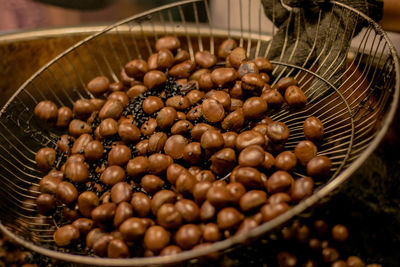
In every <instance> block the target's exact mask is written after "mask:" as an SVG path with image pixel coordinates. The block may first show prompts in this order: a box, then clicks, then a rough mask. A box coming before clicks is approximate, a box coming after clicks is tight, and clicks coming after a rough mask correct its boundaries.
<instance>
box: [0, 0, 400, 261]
mask: <svg viewBox="0 0 400 267" xmlns="http://www.w3.org/2000/svg"><path fill="white" fill-rule="evenodd" d="M224 3H226V6H227V7H228V8H227V10H226V12H228V16H227V18H228V22H227V25H228V26H227V28H226V27H224V28H218V27H216V25H214V24H213V17H210V12H209V10H208V6H207V2H206V1H200V0H191V1H183V2H181V3H176V4H171V5H168V6H164V7H160V8H157V9H154V10H151V11H148V12H145V13H142V14H139V15H135V16H133V17H131V18H128V19H126V20H124V21H121V22H119V23H117V24H115V25H112V26H110V27H108V28H107V29H105V30H104V31H100V32H98V33H96V34H94V35H92V36H90V37H87V38H85V39H84V40H83V41H81V42H78V43H77V44H75V45H73V46H72V47H71V48H70V49H68V50H66V51H65V52H63V53H62V54H60V55H59V56H57V57H55V58H54V59H53V60H52V61H51V62H49V63H48V64H46V65H45V66H44V67H43V68H42V69H40V70H39V71H38V72H37V73H36V74H34V75H33V76H32V77H31V78H30V79H28V80H27V81H26V82H25V83H24V84H23V85H22V86H21V88H20V89H19V90H18V91H17V92H16V93H15V94H14V95H13V97H12V98H11V99H10V100H9V101H8V102H7V104H6V105H5V106H4V108H3V109H2V110H1V114H0V196H1V197H2V198H3V201H2V204H1V205H0V218H2V219H1V224H0V229H1V230H2V231H4V232H5V233H6V234H8V235H9V236H10V237H11V238H12V239H14V240H15V241H17V242H18V243H20V244H22V245H24V246H25V247H27V248H29V249H31V250H33V251H36V252H39V253H42V254H44V255H47V256H50V257H53V258H57V259H61V260H65V261H69V262H74V263H77V264H87V265H103V266H138V265H149V264H167V263H175V262H180V261H185V260H189V259H195V258H198V257H199V256H202V255H206V254H208V253H211V252H215V251H223V250H226V249H229V248H232V247H234V246H235V245H237V244H241V243H243V242H245V241H247V240H249V239H252V238H255V237H259V236H261V235H263V234H265V233H267V232H268V231H270V230H271V229H273V228H275V227H276V226H279V225H281V224H282V223H283V222H285V221H287V220H289V219H290V218H292V217H293V216H295V215H297V214H299V213H301V212H302V211H304V210H305V209H307V208H308V207H310V206H312V205H314V204H315V203H316V202H318V201H319V200H320V199H321V198H324V197H326V196H327V195H328V194H329V193H331V192H332V191H333V190H334V189H336V188H337V187H338V186H339V185H340V184H342V183H343V182H344V181H345V180H347V179H348V178H349V177H350V175H351V174H352V173H353V172H354V171H355V170H356V169H357V168H358V167H359V166H360V165H361V164H362V163H363V162H364V161H365V160H366V158H367V157H368V156H369V155H370V154H371V153H372V151H373V150H374V149H375V148H376V147H377V146H378V144H379V142H380V140H381V139H382V137H383V135H384V134H385V132H386V130H387V128H388V127H389V124H390V122H391V120H392V119H393V116H394V113H395V111H396V108H397V103H398V97H399V87H400V81H399V73H400V69H399V62H398V59H397V57H396V54H395V51H394V49H393V46H392V45H391V43H390V41H389V40H388V38H387V36H386V33H385V32H384V31H383V30H382V29H381V28H380V27H379V26H378V25H377V24H376V23H375V22H373V21H372V20H370V19H369V18H367V17H366V16H364V15H363V14H361V13H359V12H358V11H356V10H353V9H351V8H349V7H345V6H344V5H342V4H339V3H335V2H333V3H332V9H333V10H335V12H352V13H353V14H354V15H355V16H357V19H358V20H360V21H365V22H367V25H368V26H367V29H366V31H364V32H363V33H362V34H363V36H361V40H362V41H361V43H360V44H359V45H358V46H357V47H356V48H355V49H350V50H349V51H347V52H348V57H347V60H346V62H334V64H332V65H331V66H324V67H327V71H326V72H324V73H322V74H317V71H318V69H320V68H321V67H322V65H323V64H324V62H325V61H324V58H321V57H322V55H318V56H317V60H314V61H313V62H308V64H305V63H304V64H302V65H301V66H296V65H293V64H292V63H291V57H290V58H289V59H288V61H287V62H281V61H274V62H273V63H274V64H275V65H276V66H279V67H280V68H279V71H276V73H274V76H273V83H275V82H276V81H277V80H279V78H281V77H282V76H284V75H288V74H292V75H295V77H296V78H297V79H298V80H299V82H300V87H301V88H302V89H303V90H304V91H305V93H306V95H307V96H308V97H309V104H308V105H307V106H306V107H305V108H304V109H301V110H291V109H283V110H282V111H280V112H277V113H275V114H270V115H271V118H272V119H275V120H279V121H283V122H285V123H286V124H287V125H288V127H289V129H290V132H291V136H290V139H289V141H288V143H287V145H286V148H287V149H293V147H294V146H295V144H296V143H297V142H298V141H299V140H303V139H304V135H303V133H302V122H303V121H304V119H305V118H307V117H308V116H310V115H316V116H318V117H319V118H320V119H321V120H322V122H323V123H324V125H325V139H326V141H325V143H324V144H323V145H322V146H321V147H320V148H319V154H321V155H328V156H329V157H330V158H331V159H332V161H333V172H332V173H333V175H332V177H330V179H329V180H324V181H318V184H317V185H318V187H317V190H316V191H315V193H314V194H313V195H312V196H311V197H309V198H307V199H306V200H304V201H302V202H301V203H300V204H298V205H296V206H294V207H293V208H292V209H291V210H290V211H288V212H286V213H285V214H283V215H281V216H279V217H277V218H276V219H274V220H272V221H270V222H267V223H264V224H262V225H261V226H259V227H258V228H256V229H254V230H252V231H250V232H248V233H246V234H244V235H237V236H233V237H232V238H229V239H227V240H223V241H220V242H217V243H215V244H213V245H212V246H210V247H207V248H204V249H200V250H195V251H186V252H183V253H180V254H178V255H176V256H165V257H155V258H134V259H128V260H127V259H124V260H122V259H100V258H93V257H88V256H79V255H72V254H69V253H61V252H59V251H55V250H53V247H52V245H53V241H52V233H53V232H54V229H56V227H58V225H55V223H54V221H53V220H52V219H51V218H46V217H38V216H37V215H36V213H35V203H34V201H33V200H34V199H35V198H36V196H37V194H38V192H37V189H35V186H37V185H38V183H39V181H40V179H41V177H42V175H43V174H42V173H40V172H39V171H37V170H36V164H35V162H34V156H35V152H36V151H37V150H38V149H39V148H40V147H42V146H55V145H56V144H55V142H56V140H57V135H59V134H60V132H59V131H58V130H57V129H53V128H49V127H48V125H45V124H43V123H42V122H40V121H39V120H37V119H36V118H35V117H34V116H33V112H32V111H33V109H34V107H35V105H36V104H37V103H38V102H39V101H41V100H44V99H48V100H52V101H54V102H55V103H56V104H57V105H59V106H61V105H66V106H70V107H71V106H72V103H73V102H74V101H76V100H77V99H79V98H82V97H86V98H87V97H91V96H90V95H89V94H88V91H87V90H86V84H87V82H88V81H89V80H90V79H91V78H92V77H94V76H97V75H100V74H101V75H106V76H108V77H109V78H110V79H111V80H114V81H118V79H119V72H120V70H121V68H122V66H123V65H124V63H125V62H127V61H128V60H130V59H133V58H144V59H146V58H147V57H148V56H149V55H150V54H151V53H152V51H153V44H154V41H155V40H156V39H157V38H158V37H160V36H163V35H165V34H172V35H175V36H177V37H179V38H180V41H181V43H182V47H183V48H185V49H187V50H188V51H189V52H190V55H191V58H192V59H193V55H194V53H195V52H196V51H198V50H210V51H211V52H212V53H214V52H215V50H216V49H217V47H218V45H219V43H221V41H222V40H223V39H224V38H226V37H227V36H230V37H231V38H234V39H236V40H238V43H240V44H242V46H243V47H244V48H246V49H247V54H248V55H249V56H250V57H255V56H267V57H268V52H269V47H270V46H269V45H268V44H269V43H268V41H269V40H270V35H269V34H267V33H268V32H274V31H275V29H264V28H263V25H261V23H260V24H258V25H257V27H252V25H250V22H248V25H247V29H246V30H245V28H246V27H244V25H246V23H247V22H246V21H245V20H243V19H242V18H243V17H245V15H246V16H247V15H250V17H254V16H255V17H257V18H258V19H259V20H260V17H261V16H263V12H262V6H261V5H259V8H258V9H257V10H256V12H255V13H254V14H250V9H249V10H245V9H243V11H242V12H244V14H243V16H242V15H241V16H240V23H239V25H240V27H238V28H234V23H233V21H234V20H235V18H231V17H230V16H229V11H230V8H231V6H232V5H242V1H241V0H240V1H228V2H227V1H224ZM241 10H242V9H241ZM291 12H293V11H291ZM321 12H322V11H321ZM200 15H204V18H202V19H200ZM292 15H293V16H296V14H294V13H293V14H292ZM201 20H204V21H201ZM335 30H336V27H332V29H330V31H328V32H327V36H326V40H327V41H326V47H325V49H326V51H331V50H330V49H331V47H330V45H332V44H333V39H335V38H340V36H337V34H332V32H335ZM300 34H302V33H301V32H300V31H298V32H297V40H298V39H299V36H300ZM315 39H316V38H315ZM286 41H287V40H286ZM286 41H285V43H286ZM314 46H315V44H314V45H313V47H314ZM286 48H287V46H286V45H285V44H284V45H283V47H282V55H283V54H284V53H285V52H286ZM312 52H315V51H311V52H310V53H312ZM291 53H292V54H294V53H295V51H294V52H291ZM309 58H311V54H310V57H309ZM337 58H339V57H337ZM336 63H341V64H345V65H346V69H345V71H344V72H343V73H341V72H339V68H337V67H336ZM336 74H338V75H336ZM332 77H335V79H332ZM337 77H338V78H337ZM316 81H318V82H317V83H316ZM339 81H340V83H338V82H339ZM337 84H339V85H337ZM321 86H324V87H327V88H329V89H330V90H329V93H325V94H324V95H321V96H319V95H315V94H311V93H312V92H315V91H316V89H318V88H319V87H321ZM317 91H318V90H317ZM311 96H312V97H311ZM297 176H301V174H297ZM32 186H33V187H32ZM72 252H74V253H77V254H79V253H83V252H82V251H72Z"/></svg>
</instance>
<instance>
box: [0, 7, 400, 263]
mask: <svg viewBox="0 0 400 267" xmlns="http://www.w3.org/2000/svg"><path fill="white" fill-rule="evenodd" d="M195 2H203V0H184V1H179V2H175V3H171V4H167V5H163V6H160V7H157V8H154V9H150V10H147V11H145V12H141V13H139V14H136V15H133V16H131V17H128V18H126V19H124V20H121V21H119V22H116V23H114V24H112V25H109V26H107V27H106V28H104V29H103V30H100V31H99V32H96V33H94V34H92V35H90V36H88V37H86V38H84V39H83V40H81V41H79V42H77V43H76V44H74V45H72V46H71V47H70V48H68V49H66V50H64V51H63V52H62V53H60V54H59V55H58V56H56V57H55V58H53V59H52V60H51V61H49V62H48V63H47V64H45V65H44V66H43V67H41V68H40V69H39V70H38V71H37V72H35V73H34V74H33V75H32V76H31V77H30V78H29V79H27V80H26V81H25V82H24V83H23V84H22V85H21V86H20V87H19V88H18V90H17V91H16V92H15V93H14V94H13V95H12V96H11V97H10V99H9V100H8V101H7V103H6V104H5V105H4V106H3V108H2V109H1V110H0V117H1V116H2V115H3V114H4V112H5V110H6V109H7V107H8V106H9V105H10V103H11V102H12V101H13V100H14V99H15V98H16V97H17V96H18V94H19V93H20V92H21V91H22V90H24V88H25V87H26V86H27V85H28V84H30V83H31V82H32V81H33V80H34V79H35V78H36V77H37V76H38V75H40V74H41V73H42V72H43V71H45V70H46V69H47V68H48V67H49V66H50V65H52V64H53V63H55V62H56V61H57V60H59V59H60V58H61V57H63V56H64V55H66V54H67V53H69V52H71V51H72V50H74V49H75V48H77V47H79V46H81V45H83V44H84V43H86V42H88V41H90V40H92V39H94V38H96V37H97V36H99V35H101V34H103V33H106V32H108V31H110V30H111V29H113V28H115V27H118V26H120V25H122V24H125V23H127V22H129V21H131V20H134V19H138V18H141V17H144V16H147V15H150V14H152V13H155V12H158V11H162V10H164V9H168V8H172V7H176V6H179V5H183V4H188V3H195ZM330 3H331V4H335V5H337V6H341V7H343V8H346V9H348V10H351V11H352V12H354V13H356V14H357V15H359V16H360V17H362V18H363V19H364V20H366V21H367V22H368V23H370V25H373V27H374V30H375V31H376V32H377V33H378V34H380V35H382V37H383V38H384V39H385V41H386V43H387V44H388V48H389V51H390V54H391V55H392V57H393V62H394V68H395V73H396V77H395V78H396V82H395V85H394V91H393V94H392V101H391V102H390V104H389V107H388V111H387V113H386V116H385V118H384V119H383V120H382V125H381V127H380V129H379V130H378V131H377V134H376V136H375V137H374V138H373V139H372V140H371V141H370V144H369V146H368V147H367V148H366V149H365V150H364V151H363V152H362V153H361V154H360V155H359V156H358V158H357V159H356V160H355V161H354V162H352V163H351V164H350V166H348V167H347V168H346V169H345V170H344V171H342V172H341V173H340V174H339V175H338V176H337V177H335V178H334V179H332V180H331V181H330V182H328V183H326V184H325V185H324V186H323V187H322V188H320V189H319V190H318V191H316V192H314V193H313V195H311V196H310V197H308V198H306V199H304V200H303V201H301V202H300V203H298V204H296V205H295V206H293V207H291V209H290V210H289V211H288V212H285V213H284V214H282V215H280V216H278V217H276V218H275V219H273V220H271V221H269V222H266V223H263V224H261V225H259V226H258V227H256V228H255V229H252V230H250V231H249V232H246V233H243V234H240V235H235V236H232V237H230V238H228V239H225V240H222V241H219V242H215V243H213V244H211V245H210V246H207V247H204V248H201V249H197V250H188V251H184V252H182V253H179V254H177V255H171V256H156V257H148V258H129V259H109V258H98V257H93V256H82V255H75V254H69V253H65V252H60V251H56V250H52V249H48V248H44V247H41V246H38V245H36V244H33V243H32V242H30V241H27V240H25V239H23V238H21V237H19V236H17V235H16V234H15V233H14V232H12V231H11V230H10V229H8V228H7V227H6V226H5V225H4V224H3V223H2V221H1V220H0V230H1V231H2V232H3V233H4V234H6V235H7V236H9V237H10V238H11V239H12V240H14V241H15V242H17V243H18V244H20V245H22V246H24V247H26V248H27V249H30V250H32V251H35V252H37V253H40V254H42V255H45V256H48V257H51V258H55V259H58V260H62V261H67V262H72V263H78V264H84V265H99V266H143V265H163V264H172V263H178V262H183V261H186V260H190V259H195V258H198V257H201V256H204V255H207V254H210V253H213V252H218V251H222V250H225V249H228V248H230V247H232V246H234V245H239V244H241V243H243V242H244V241H246V240H249V239H251V238H256V237H260V236H261V235H263V234H265V233H267V232H269V231H271V230H272V229H274V228H276V227H277V226H279V225H281V224H282V223H284V222H286V221H288V220H289V219H291V218H293V217H294V216H296V215H298V214H300V213H301V212H303V211H304V210H306V209H307V208H309V207H311V206H313V205H314V204H316V203H317V202H318V201H319V200H321V199H322V198H323V197H325V196H327V195H328V194H329V193H331V192H332V191H334V190H335V189H337V188H338V186H340V185H341V184H343V183H344V182H345V181H346V180H347V179H349V178H350V176H351V174H353V173H354V172H355V171H356V170H357V169H358V168H359V167H360V166H361V165H362V164H363V163H364V161H365V160H366V159H367V158H368V157H369V156H370V155H371V154H372V152H373V151H374V150H375V149H376V148H377V147H378V145H379V143H380V142H381V140H382V139H383V137H384V135H385V134H386V132H387V130H388V128H389V126H390V124H391V122H392V120H393V118H394V116H395V114H396V110H397V107H398V102H399V95H400V63H399V58H398V56H397V54H396V50H395V48H394V46H393V44H392V42H391V40H390V39H389V38H388V35H387V33H386V32H385V31H384V30H383V29H382V27H381V26H380V25H379V24H378V23H376V22H375V21H374V20H372V19H371V18H370V17H368V16H367V15H365V14H364V13H362V12H360V11H358V10H357V9H355V8H353V7H350V6H348V5H345V4H343V3H340V2H337V1H330ZM296 67H297V68H298V66H296ZM332 87H333V86H332Z"/></svg>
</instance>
